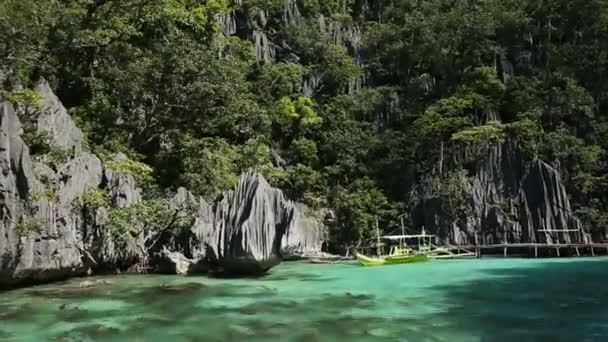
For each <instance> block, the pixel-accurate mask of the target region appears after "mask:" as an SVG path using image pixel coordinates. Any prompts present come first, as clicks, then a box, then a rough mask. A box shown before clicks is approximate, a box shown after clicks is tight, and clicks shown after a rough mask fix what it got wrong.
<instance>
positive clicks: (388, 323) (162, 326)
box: [0, 258, 608, 342]
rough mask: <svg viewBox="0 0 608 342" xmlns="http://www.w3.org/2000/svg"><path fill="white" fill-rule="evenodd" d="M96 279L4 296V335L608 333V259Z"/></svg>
mask: <svg viewBox="0 0 608 342" xmlns="http://www.w3.org/2000/svg"><path fill="white" fill-rule="evenodd" d="M99 279H103V280H107V281H110V282H111V284H106V285H103V284H100V285H98V286H97V287H95V288H90V289H81V288H80V287H79V283H80V281H82V279H75V280H71V281H69V282H66V283H61V284H54V285H48V286H39V287H34V288H29V289H22V290H17V291H12V292H5V293H0V341H48V340H56V341H519V342H523V341H608V305H607V304H608V259H605V258H595V259H583V258H581V259H551V260H547V259H545V260H532V259H481V260H476V259H475V260H459V261H434V262H430V263H421V264H409V265H395V266H384V267H375V268H363V267H359V266H356V265H312V264H304V263H291V264H283V265H281V266H279V267H277V268H276V269H274V270H273V271H272V272H271V273H270V274H269V275H268V276H266V277H264V278H259V279H209V278H206V277H177V276H154V275H151V276H119V277H107V278H94V279H93V280H99Z"/></svg>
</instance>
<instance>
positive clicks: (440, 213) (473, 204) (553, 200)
mask: <svg viewBox="0 0 608 342" xmlns="http://www.w3.org/2000/svg"><path fill="white" fill-rule="evenodd" d="M475 164H476V165H475V167H474V169H473V170H472V172H469V174H468V175H467V176H463V177H461V179H460V184H461V186H462V188H463V190H464V197H465V205H464V208H462V210H460V213H459V214H458V215H457V217H454V215H449V214H448V213H447V212H448V211H449V210H446V207H447V206H448V204H447V203H445V199H441V198H440V196H437V195H436V194H435V192H436V191H433V189H432V187H433V186H434V187H437V184H434V185H433V184H426V185H422V186H420V187H419V188H418V189H417V191H416V192H415V193H414V195H413V196H412V203H411V207H412V221H413V223H414V226H415V227H417V228H418V229H420V228H421V227H425V229H426V231H427V232H429V233H432V234H436V235H437V236H438V238H439V240H440V241H441V242H443V243H451V244H460V245H469V244H500V243H519V242H540V243H560V242H562V243H564V242H565V243H569V242H586V241H588V240H589V234H588V233H586V232H585V231H584V230H583V229H582V226H581V223H580V222H579V220H578V219H577V218H576V217H575V216H574V214H573V211H572V208H571V206H570V201H569V197H568V194H567V192H566V189H565V187H564V185H563V183H562V181H561V177H560V175H559V172H558V171H557V170H555V169H554V168H553V167H551V166H550V165H549V164H547V163H545V162H543V161H541V160H531V161H530V160H527V159H526V158H525V157H523V155H522V153H521V152H520V151H519V150H518V149H517V147H516V146H515V145H514V144H512V143H509V142H504V143H499V144H496V145H495V146H493V147H491V148H490V149H489V151H487V154H485V157H484V158H482V159H480V160H479V161H477V162H476V163H475Z"/></svg>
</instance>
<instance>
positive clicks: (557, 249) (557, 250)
mask: <svg viewBox="0 0 608 342" xmlns="http://www.w3.org/2000/svg"><path fill="white" fill-rule="evenodd" d="M555 251H556V252H557V256H558V257H559V256H560V255H559V247H557V248H556V249H555Z"/></svg>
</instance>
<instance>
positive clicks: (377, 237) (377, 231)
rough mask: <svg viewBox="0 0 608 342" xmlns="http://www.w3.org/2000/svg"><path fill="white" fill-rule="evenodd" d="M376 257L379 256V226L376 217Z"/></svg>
mask: <svg viewBox="0 0 608 342" xmlns="http://www.w3.org/2000/svg"><path fill="white" fill-rule="evenodd" d="M376 255H380V225H379V224H378V216H376Z"/></svg>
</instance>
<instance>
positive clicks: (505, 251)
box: [502, 247, 507, 258]
mask: <svg viewBox="0 0 608 342" xmlns="http://www.w3.org/2000/svg"><path fill="white" fill-rule="evenodd" d="M502 256H503V257H504V258H506V257H507V247H504V248H503V250H502Z"/></svg>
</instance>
